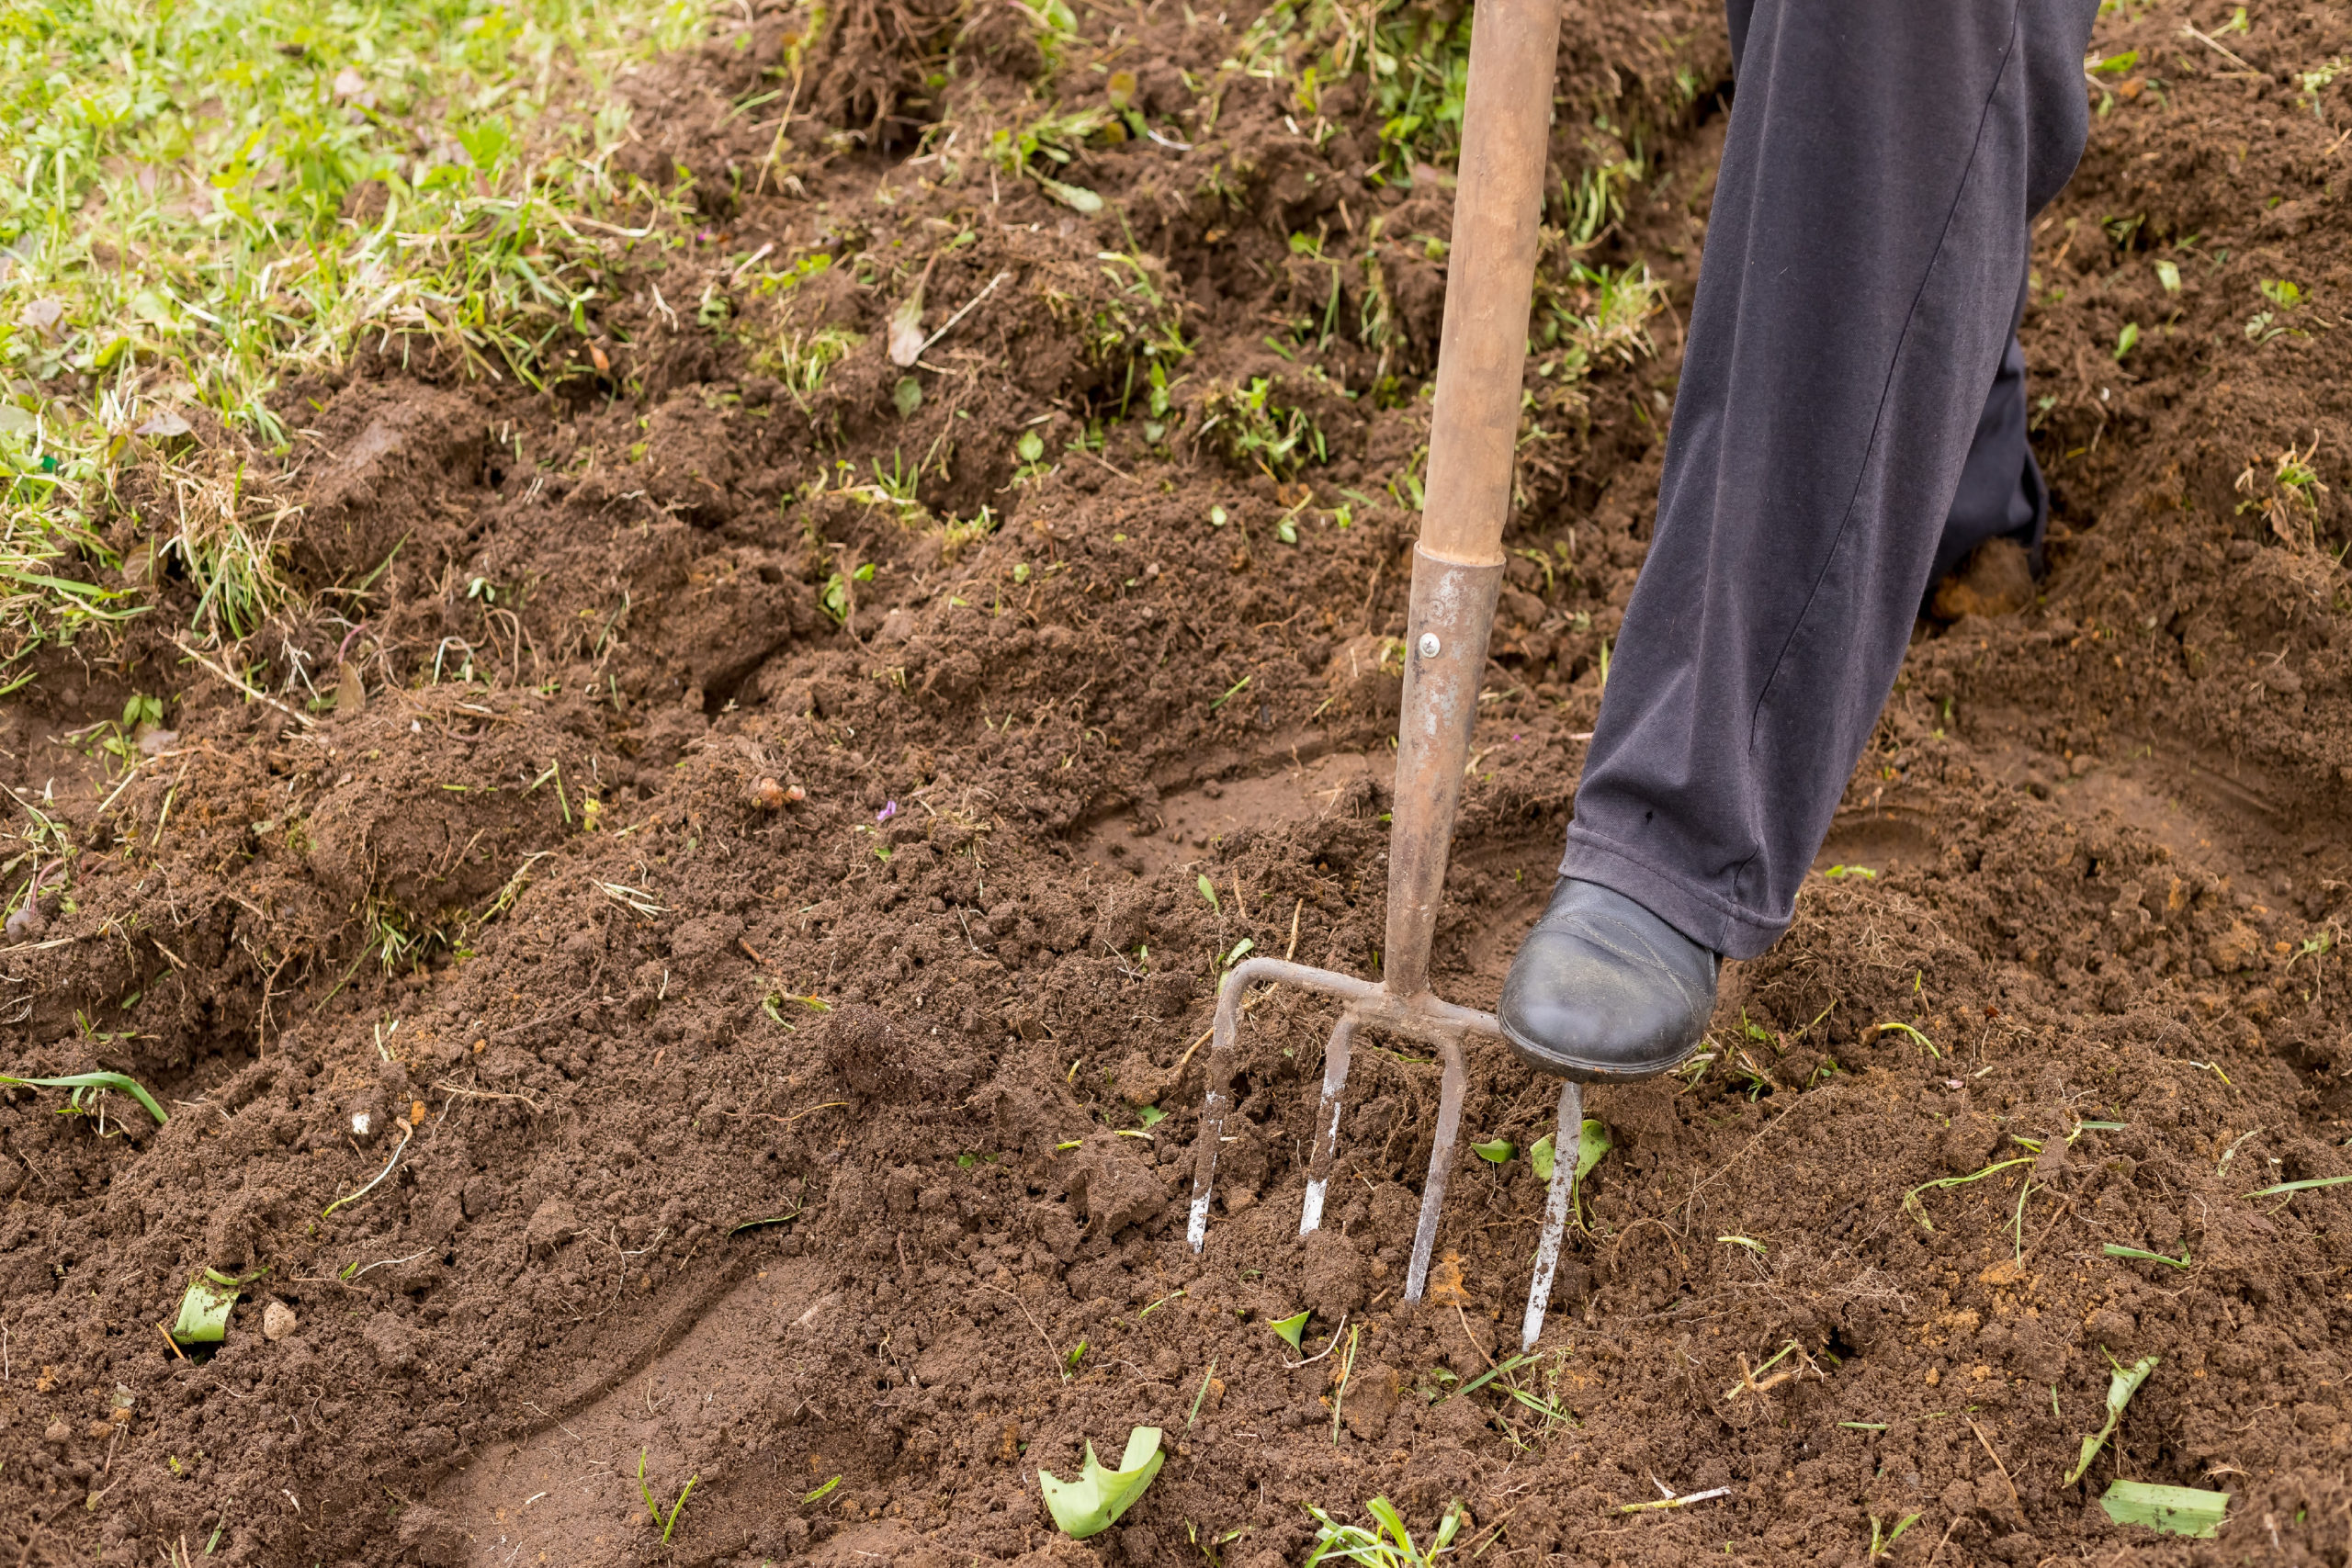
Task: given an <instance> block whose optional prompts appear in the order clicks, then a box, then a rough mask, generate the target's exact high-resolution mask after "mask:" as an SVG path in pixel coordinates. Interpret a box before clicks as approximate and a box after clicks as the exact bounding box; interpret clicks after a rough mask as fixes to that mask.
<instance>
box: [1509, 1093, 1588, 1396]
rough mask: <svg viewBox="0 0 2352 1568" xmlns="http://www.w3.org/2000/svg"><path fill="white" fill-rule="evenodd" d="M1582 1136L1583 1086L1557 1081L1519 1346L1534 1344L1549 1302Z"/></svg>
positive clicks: (1527, 1347)
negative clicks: (1556, 1108) (1546, 1183)
mask: <svg viewBox="0 0 2352 1568" xmlns="http://www.w3.org/2000/svg"><path fill="white" fill-rule="evenodd" d="M1583 1139H1584V1090H1583V1089H1581V1088H1580V1087H1578V1085H1577V1081H1576V1080H1575V1079H1574V1078H1569V1079H1566V1081H1564V1082H1563V1083H1562V1084H1561V1085H1560V1130H1559V1131H1558V1132H1557V1133H1555V1134H1553V1135H1552V1185H1551V1187H1550V1189H1549V1190H1546V1191H1545V1193H1544V1232H1543V1235H1540V1236H1538V1237H1537V1238H1536V1242H1535V1278H1534V1279H1533V1280H1532V1281H1531V1282H1530V1283H1529V1285H1528V1287H1527V1321H1526V1324H1525V1325H1524V1327H1523V1329H1522V1331H1521V1334H1520V1337H1519V1348H1521V1349H1522V1350H1532V1349H1534V1348H1535V1341H1536V1340H1537V1339H1539V1338H1541V1337H1543V1334H1544V1311H1545V1309H1546V1308H1548V1307H1549V1306H1550V1305H1551V1304H1552V1276H1553V1275H1554V1273H1555V1272H1556V1271H1557V1270H1558V1269H1559V1267H1560V1238H1561V1235H1562V1234H1563V1233H1565V1232H1566V1230H1567V1228H1568V1211H1569V1209H1570V1208H1571V1207H1572V1206H1573V1205H1574V1203H1575V1202H1576V1191H1577V1154H1578V1153H1579V1152H1580V1151H1579V1145H1581V1144H1582V1142H1583Z"/></svg>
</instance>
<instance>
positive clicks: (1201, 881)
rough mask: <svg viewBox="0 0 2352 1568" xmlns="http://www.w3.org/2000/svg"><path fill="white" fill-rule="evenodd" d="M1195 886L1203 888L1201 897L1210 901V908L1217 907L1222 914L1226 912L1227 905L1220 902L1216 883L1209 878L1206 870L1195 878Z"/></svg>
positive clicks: (1217, 910)
mask: <svg viewBox="0 0 2352 1568" xmlns="http://www.w3.org/2000/svg"><path fill="white" fill-rule="evenodd" d="M1193 886H1195V887H1197V888H1199V889H1200V890H1201V897H1204V898H1205V899H1207V900H1208V901H1209V908H1212V909H1215V910H1216V912H1217V913H1218V914H1220V915H1222V914H1223V913H1225V906H1224V905H1222V904H1220V903H1218V902H1217V899H1216V883H1214V882H1211V881H1210V880H1209V874H1208V873H1207V872H1205V871H1204V872H1203V873H1201V874H1200V875H1199V876H1198V877H1196V878H1194V879H1193Z"/></svg>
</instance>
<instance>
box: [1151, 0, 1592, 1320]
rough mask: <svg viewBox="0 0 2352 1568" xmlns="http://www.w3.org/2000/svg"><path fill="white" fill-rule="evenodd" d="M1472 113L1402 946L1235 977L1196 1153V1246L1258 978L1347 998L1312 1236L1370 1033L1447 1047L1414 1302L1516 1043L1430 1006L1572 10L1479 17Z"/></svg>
mask: <svg viewBox="0 0 2352 1568" xmlns="http://www.w3.org/2000/svg"><path fill="white" fill-rule="evenodd" d="M1474 17H1475V19H1474V22H1473V25H1472V32H1471V39H1470V81H1469V89H1468V102H1467V105H1466V107H1465V110H1464V116H1463V134H1462V162H1461V175H1460V182H1459V186H1458V189H1457V192H1456V195H1455V197H1454V207H1453V248H1452V252H1451V254H1452V258H1453V259H1452V272H1451V276H1450V277H1449V278H1448V281H1447V288H1446V296H1445V326H1444V334H1443V337H1442V342H1441V344H1440V348H1439V355H1438V371H1437V407H1436V411H1435V417H1434V420H1433V422H1432V429H1431V433H1430V465H1429V480H1428V491H1427V493H1428V497H1429V500H1428V503H1427V505H1426V506H1425V508H1424V509H1423V512H1422V514H1421V536H1420V541H1419V543H1418V544H1417V545H1416V546H1415V547H1414V549H1413V582H1412V596H1411V603H1410V608H1409V610H1408V618H1407V624H1406V638H1405V645H1406V652H1405V698H1404V711H1403V716H1402V718H1401V720H1400V722H1399V724H1398V726H1397V789H1396V800H1395V810H1394V812H1393V814H1392V826H1391V828H1390V831H1389V840H1388V933H1387V942H1386V945H1385V947H1384V948H1383V950H1382V951H1383V954H1384V960H1385V962H1384V964H1383V966H1382V976H1381V979H1380V981H1379V982H1378V983H1377V984H1375V983H1374V982H1371V981H1367V980H1360V979H1357V978H1356V977H1355V976H1350V975H1340V974H1334V973H1332V972H1331V971H1329V970H1328V969H1316V968H1311V967H1309V966H1308V965H1306V964H1292V963H1288V962H1286V961H1283V960H1281V959H1274V958H1251V959H1248V960H1245V961H1244V962H1243V963H1241V964H1237V965H1236V966H1235V967H1234V968H1233V969H1231V970H1230V971H1228V972H1227V975H1226V976H1225V983H1224V986H1223V987H1222V988H1221V989H1220V990H1219V992H1218V993H1217V1003H1216V1030H1215V1032H1214V1042H1215V1043H1214V1044H1213V1045H1212V1046H1211V1048H1210V1055H1209V1060H1208V1101H1207V1104H1206V1106H1205V1107H1204V1110H1203V1111H1202V1115H1201V1131H1200V1142H1199V1145H1198V1147H1197V1149H1196V1150H1195V1153H1194V1156H1193V1206H1192V1214H1191V1220H1190V1224H1189V1225H1188V1227H1187V1231H1186V1238H1187V1239H1188V1240H1189V1241H1190V1242H1191V1244H1192V1247H1193V1251H1195V1252H1198V1251H1199V1250H1200V1249H1201V1247H1202V1244H1203V1242H1204V1240H1205V1239H1206V1237H1207V1234H1208V1224H1209V1200H1210V1197H1211V1194H1212V1188H1213V1183H1214V1180H1215V1178H1216V1157H1217V1151H1218V1149H1219V1147H1220V1146H1221V1145H1222V1144H1223V1143H1224V1141H1225V1120H1226V1117H1227V1114H1228V1113H1229V1112H1230V1111H1232V1109H1233V1087H1232V1086H1233V1077H1234V1071H1235V1067H1236V1062H1235V1057H1234V1043H1235V1031H1236V1027H1237V1025H1238V1023H1239V1021H1240V1014H1241V998H1242V995H1243V993H1244V992H1246V991H1247V990H1248V989H1249V988H1250V985H1251V984H1252V983H1253V982H1256V981H1260V980H1264V981H1269V982H1274V983H1280V984H1288V985H1293V986H1303V987H1306V988H1307V989H1308V990H1312V991H1320V992H1322V993H1323V994H1324V995H1326V996H1329V997H1335V998H1339V1000H1340V1020H1339V1023H1338V1025H1337V1026H1336V1027H1335V1028H1334V1029H1333V1030H1332V1031H1331V1042H1330V1044H1329V1046H1328V1047H1327V1048H1326V1049H1325V1052H1324V1057H1323V1095H1322V1100H1321V1103H1320V1105H1319V1107H1318V1108H1317V1115H1316V1126H1315V1150H1314V1156H1313V1159H1312V1162H1311V1164H1310V1165H1309V1167H1308V1172H1307V1182H1306V1209H1305V1212H1304V1213H1302V1214H1301V1215H1300V1218H1299V1225H1298V1232H1299V1235H1310V1234H1312V1233H1313V1232H1314V1230H1315V1229H1316V1227H1317V1225H1319V1224H1322V1220H1323V1205H1324V1199H1325V1195H1326V1193H1327V1192H1328V1191H1329V1187H1330V1181H1331V1169H1332V1164H1333V1158H1334V1155H1335V1152H1336V1150H1337V1147H1338V1144H1339V1137H1340V1093H1341V1091H1342V1090H1343V1089H1345V1088H1346V1087H1347V1080H1348V1058H1349V1055H1350V1052H1351V1047H1352V1046H1353V1044H1354V1042H1355V1035H1356V1031H1357V1030H1358V1029H1360V1028H1369V1029H1374V1030H1380V1031H1385V1032H1388V1033H1390V1034H1397V1035H1402V1036H1404V1037H1406V1038H1408V1039H1410V1040H1417V1041H1419V1042H1421V1043H1424V1044H1427V1045H1430V1046H1432V1047H1434V1048H1435V1049H1436V1051H1437V1053H1438V1056H1439V1059H1440V1060H1441V1061H1442V1063H1443V1064H1444V1066H1443V1076H1442V1079H1441V1087H1440V1090H1439V1096H1438V1113H1437V1140H1436V1145H1435V1146H1434V1147H1433V1148H1432V1149H1431V1150H1430V1170H1429V1179H1428V1181H1427V1182H1426V1183H1425V1184H1424V1185H1423V1188H1422V1191H1421V1217H1420V1223H1419V1225H1418V1226H1417V1227H1416V1228H1415V1229H1414V1232H1413V1258H1412V1264H1411V1266H1410V1268H1409V1269H1408V1270H1407V1273H1406V1276H1405V1300H1407V1301H1408V1302H1417V1301H1419V1300H1420V1299H1421V1295H1422V1292H1424V1291H1425V1290H1426V1289H1427V1287H1428V1284H1429V1271H1430V1247H1431V1245H1432V1244H1433V1243H1434V1242H1435V1241H1436V1239H1437V1222H1438V1212H1439V1210H1440V1209H1441V1208H1442V1207H1443V1205H1444V1202H1445V1184H1446V1177H1447V1174H1448V1172H1449V1171H1450V1170H1451V1169H1452V1168H1453V1151H1454V1144H1455V1142H1456V1140H1457V1137H1458V1134H1460V1132H1461V1126H1462V1097H1463V1093H1464V1089H1465V1088H1466V1087H1467V1083H1468V1072H1467V1069H1466V1068H1465V1067H1464V1064H1463V1058H1462V1051H1463V1042H1464V1039H1465V1038H1466V1037H1467V1036H1470V1035H1473V1034H1477V1035H1484V1036H1487V1037H1488V1038H1492V1039H1500V1038H1501V1029H1500V1027H1499V1026H1498V1024H1497V1023H1496V1021H1495V1019H1494V1015H1493V1014H1491V1013H1484V1012H1479V1011H1476V1010H1474V1009H1470V1008H1465V1007H1457V1006H1455V1005H1454V1004H1453V1003H1452V1002H1448V1001H1444V1000H1442V999H1441V998H1438V997H1436V996H1433V995H1431V994H1430V986H1429V964H1430V935H1431V933H1432V931H1433V930H1434V928H1435V926H1436V923H1437V908H1438V898H1439V896H1440V894H1441V893H1442V890H1443V887H1444V883H1445V864H1446V856H1447V852H1448V851H1449V849H1450V848H1451V846H1452V842H1453V813H1454V807H1455V806H1456V804H1457V802H1458V801H1459V799H1460V797H1461V794H1462V775H1463V771H1464V762H1465V760H1466V759H1467V757H1468V755H1469V750H1470V731H1471V726H1472V724H1473V722H1474V721H1475V720H1476V717H1477V707H1478V682H1479V677H1480V676H1481V674H1483V673H1484V671H1485V670H1486V664H1487V631H1488V629H1489V628H1490V627H1491V626H1492V625H1493V623H1494V617H1495V599H1496V596H1497V594H1498V592H1499V591H1500V589H1501V586H1502V575H1503V552H1502V536H1503V523H1504V519H1505V517H1506V515H1507V514H1508V513H1509V511H1510V493H1511V457H1512V452H1513V449H1514V447H1515V446H1516V444H1517V440H1518V435H1519V409H1520V379H1521V375H1522V373H1523V372H1524V370H1525V367H1526V359H1527V317H1528V307H1529V303H1530V300H1531V298H1532V292H1533V288H1534V276H1535V247H1536V221H1537V219H1538V218H1539V216H1540V215H1541V211H1542V206H1543V194H1544V162H1545V151H1546V142H1547V141H1548V140H1549V134H1550V120H1551V109H1552V84H1553V75H1554V71H1555V64H1554V61H1555V51H1556V50H1557V48H1558V39H1559V25H1560V24H1559V5H1558V0H1486V3H1485V4H1482V5H1480V6H1478V7H1477V8H1476V12H1475V13H1474ZM1583 1124H1584V1106H1583V1100H1582V1095H1581V1091H1580V1090H1579V1089H1578V1087H1577V1084H1576V1083H1575V1082H1574V1081H1573V1080H1569V1081H1566V1082H1564V1083H1563V1084H1562V1085H1561V1089H1560V1118H1559V1132H1558V1134H1556V1136H1555V1140H1554V1147H1555V1156H1554V1162H1553V1168H1552V1180H1551V1187H1550V1190H1549V1191H1548V1192H1547V1194H1546V1195H1545V1199H1544V1229H1543V1233H1542V1236H1541V1239H1540V1241H1539V1242H1538V1244H1537V1247H1536V1251H1535V1269H1534V1279H1533V1281H1532V1284H1531V1286H1530V1288H1529V1291H1528V1296H1527V1316H1526V1321H1525V1324H1524V1335H1523V1340H1524V1344H1525V1345H1527V1346H1530V1347H1532V1345H1533V1344H1534V1343H1535V1340H1536V1337H1537V1336H1538V1335H1539V1334H1541V1333H1542V1332H1543V1327H1544V1306H1545V1304H1546V1303H1548V1302H1549V1301H1550V1299H1551V1294H1552V1275H1553V1270H1554V1269H1555V1267H1556V1266H1557V1264H1558V1262H1559V1256H1560V1236H1561V1232H1562V1230H1563V1229H1564V1228H1565V1226H1566V1223H1567V1216H1568V1209H1569V1203H1570V1201H1571V1199H1572V1197H1573V1192H1574V1188H1575V1183H1576V1168H1577V1137H1578V1134H1580V1133H1581V1131H1582V1130H1583Z"/></svg>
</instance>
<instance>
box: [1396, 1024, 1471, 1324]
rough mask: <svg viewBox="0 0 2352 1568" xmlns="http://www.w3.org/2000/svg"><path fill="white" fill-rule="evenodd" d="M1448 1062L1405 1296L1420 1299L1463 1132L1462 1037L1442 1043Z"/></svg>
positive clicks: (1440, 1087) (1440, 1086)
mask: <svg viewBox="0 0 2352 1568" xmlns="http://www.w3.org/2000/svg"><path fill="white" fill-rule="evenodd" d="M1438 1055H1439V1056H1440V1057H1441V1058H1442V1060H1443V1061H1444V1063H1445V1071H1444V1076H1443V1077H1441V1078H1440V1079H1439V1084H1438V1095H1437V1141H1436V1142H1435V1143H1434V1144H1432V1145H1430V1174H1429V1179H1428V1180H1427V1181H1426V1182H1425V1183H1423V1184H1422V1187H1421V1221H1420V1224H1418V1225H1415V1226H1414V1227H1413V1261H1412V1264H1411V1266H1410V1267H1409V1268H1408V1269H1407V1270H1406V1273H1405V1299H1406V1300H1407V1301H1408V1302H1417V1301H1419V1300H1420V1299H1421V1292H1422V1291H1423V1290H1425V1289H1427V1288H1428V1285H1429V1282H1430V1248H1431V1247H1434V1246H1436V1245H1437V1217H1438V1211H1439V1210H1441V1209H1442V1208H1444V1207H1445V1181H1446V1178H1447V1177H1448V1176H1450V1175H1451V1174H1453V1144H1454V1140H1455V1138H1456V1136H1457V1135H1458V1134H1460V1133H1461V1131H1462V1098H1463V1095H1464V1091H1465V1090H1466V1089H1468V1088H1469V1082H1470V1072H1469V1069H1468V1068H1467V1067H1466V1066H1464V1065H1463V1061H1462V1036H1461V1035H1460V1034H1458V1033H1449V1034H1448V1035H1446V1036H1445V1037H1444V1038H1443V1039H1442V1040H1440V1041H1439V1042H1438Z"/></svg>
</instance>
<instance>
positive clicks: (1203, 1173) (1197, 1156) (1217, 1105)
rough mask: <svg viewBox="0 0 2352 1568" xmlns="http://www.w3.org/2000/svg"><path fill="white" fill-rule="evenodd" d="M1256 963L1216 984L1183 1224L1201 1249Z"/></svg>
mask: <svg viewBox="0 0 2352 1568" xmlns="http://www.w3.org/2000/svg"><path fill="white" fill-rule="evenodd" d="M1254 967H1255V966H1254V965H1253V964H1240V965H1238V966H1237V967H1235V968H1233V969H1229V970H1227V972H1226V976H1225V983H1224V984H1223V985H1222V986H1220V987H1218V988H1217V995H1216V1021H1215V1023H1214V1024H1213V1025H1212V1026H1211V1029H1210V1034H1211V1040H1210V1044H1209V1059H1208V1062H1207V1065H1206V1066H1205V1067H1204V1069H1203V1070H1204V1074H1205V1076H1206V1077H1207V1078H1208V1095H1207V1097H1206V1098H1205V1099H1204V1100H1203V1101H1202V1102H1201V1130H1200V1132H1199V1134H1197V1136H1198V1139H1199V1143H1198V1145H1197V1147H1196V1149H1195V1152H1194V1154H1193V1206H1192V1213H1190V1214H1189V1215H1188V1216H1187V1218H1186V1220H1185V1224H1184V1240H1185V1243H1186V1245H1188V1246H1189V1247H1192V1249H1193V1251H1194V1252H1198V1251H1200V1249H1201V1247H1202V1246H1203V1244H1204V1243H1205V1242H1206V1241H1207V1240H1208V1235H1209V1199H1210V1197H1211V1195H1212V1193H1213V1191H1214V1183H1215V1181H1216V1156H1217V1151H1218V1149H1219V1148H1221V1147H1222V1146H1223V1145H1224V1143H1225V1117H1226V1113H1227V1111H1231V1110H1232V1109H1233V1047H1234V1043H1235V1040H1236V1037H1237V1036H1238V1034H1239V1033H1240V1026H1241V993H1242V992H1243V991H1245V990H1248V989H1249V988H1250V981H1249V976H1250V973H1251V972H1252V971H1253V970H1254Z"/></svg>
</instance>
